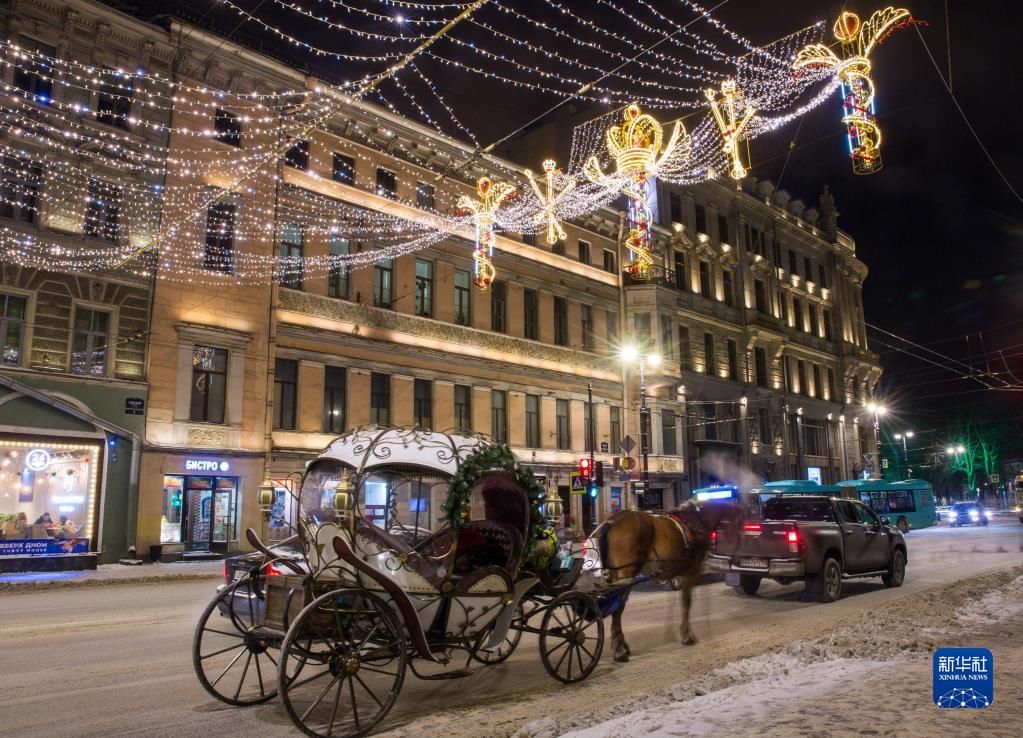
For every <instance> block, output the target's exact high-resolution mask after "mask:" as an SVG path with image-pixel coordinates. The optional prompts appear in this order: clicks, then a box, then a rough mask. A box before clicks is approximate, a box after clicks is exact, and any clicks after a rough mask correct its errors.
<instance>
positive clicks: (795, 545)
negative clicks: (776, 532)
mask: <svg viewBox="0 0 1023 738" xmlns="http://www.w3.org/2000/svg"><path fill="white" fill-rule="evenodd" d="M785 540H786V541H788V543H789V553H800V552H802V551H803V537H802V536H801V535H800V534H799V529H798V528H793V529H792V530H790V531H789V532H788V533H786V534H785Z"/></svg>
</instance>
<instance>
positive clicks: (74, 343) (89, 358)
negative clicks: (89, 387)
mask: <svg viewBox="0 0 1023 738" xmlns="http://www.w3.org/2000/svg"><path fill="white" fill-rule="evenodd" d="M109 343H110V313H108V312H104V311H103V310H93V309H92V308H82V307H80V308H78V309H77V310H75V323H74V335H73V336H72V339H71V373H72V374H85V375H88V376H91V377H102V376H105V375H106V373H107V359H108V351H109V349H108V345H109Z"/></svg>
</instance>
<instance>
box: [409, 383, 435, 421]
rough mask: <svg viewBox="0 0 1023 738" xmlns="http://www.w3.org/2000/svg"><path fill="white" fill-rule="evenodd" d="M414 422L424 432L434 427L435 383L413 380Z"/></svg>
mask: <svg viewBox="0 0 1023 738" xmlns="http://www.w3.org/2000/svg"><path fill="white" fill-rule="evenodd" d="M412 422H413V423H414V424H415V425H417V426H419V427H420V428H422V429H423V430H430V429H431V428H432V427H433V382H431V381H429V380H427V379H416V380H413V383H412Z"/></svg>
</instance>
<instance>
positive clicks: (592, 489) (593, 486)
mask: <svg viewBox="0 0 1023 738" xmlns="http://www.w3.org/2000/svg"><path fill="white" fill-rule="evenodd" d="M586 491H587V492H588V493H589V495H590V497H592V498H594V499H596V497H597V495H598V494H600V487H598V486H597V483H596V482H590V485H589V488H588V489H587V490H586Z"/></svg>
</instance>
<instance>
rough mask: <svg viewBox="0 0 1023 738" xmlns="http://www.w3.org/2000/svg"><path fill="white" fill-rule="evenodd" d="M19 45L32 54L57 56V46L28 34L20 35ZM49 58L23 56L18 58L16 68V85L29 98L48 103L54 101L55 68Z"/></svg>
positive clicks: (50, 57)
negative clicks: (37, 39)
mask: <svg viewBox="0 0 1023 738" xmlns="http://www.w3.org/2000/svg"><path fill="white" fill-rule="evenodd" d="M18 47H19V48H20V49H21V50H22V51H25V52H28V53H30V54H38V55H39V57H49V59H53V58H54V57H56V56H57V47H56V46H50V45H49V44H44V43H42V42H40V41H36V40H35V39H34V38H29V37H28V36H19V37H18ZM49 59H47V58H35V57H32V58H23V59H19V60H18V65H17V66H16V67H15V68H14V86H15V87H17V88H18V89H19V90H21V91H22V92H24V93H26V97H28V99H29V100H35V101H36V102H38V103H42V104H43V105H47V104H49V103H50V102H51V101H52V98H51V94H52V91H53V75H54V72H53V68H52V67H51V66H50V61H49Z"/></svg>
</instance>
